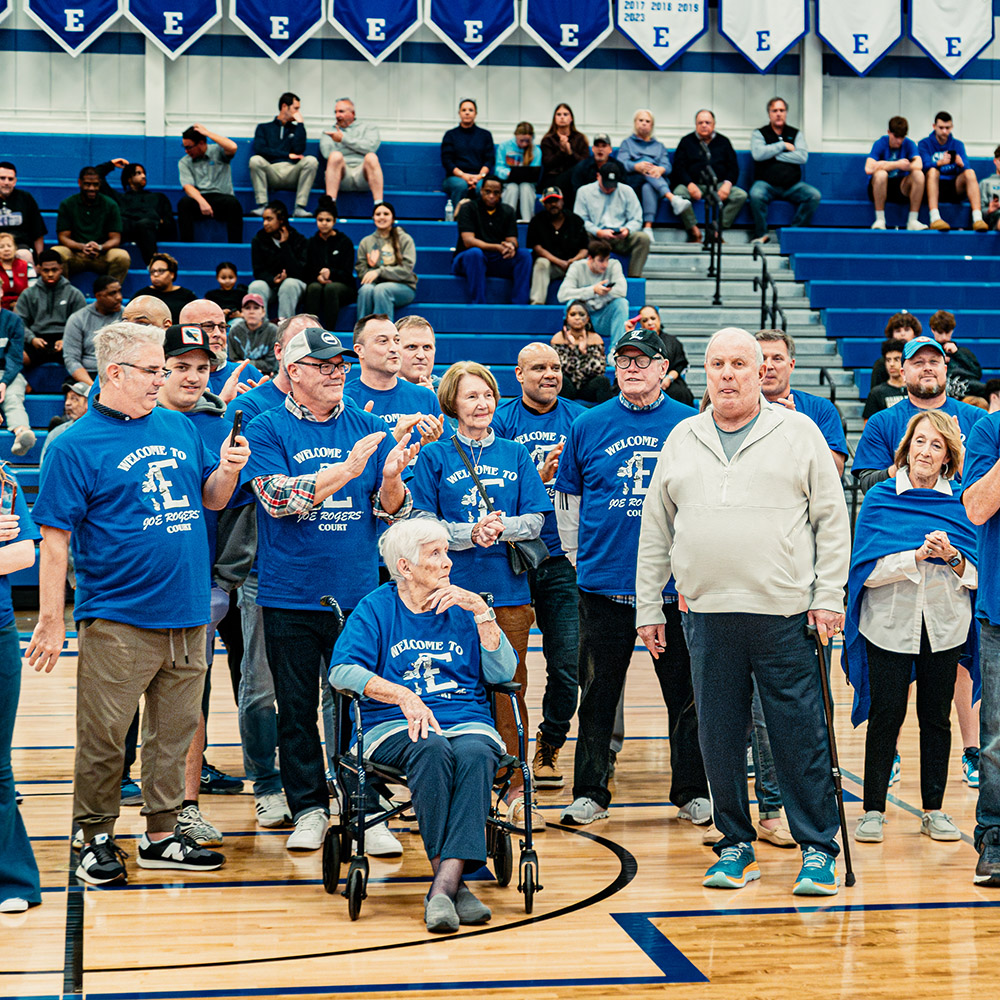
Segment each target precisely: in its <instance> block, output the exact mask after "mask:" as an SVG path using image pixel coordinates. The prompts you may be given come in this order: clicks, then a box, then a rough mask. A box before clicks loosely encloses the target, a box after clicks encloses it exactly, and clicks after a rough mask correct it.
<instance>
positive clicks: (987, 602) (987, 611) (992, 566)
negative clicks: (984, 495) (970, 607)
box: [962, 413, 1000, 625]
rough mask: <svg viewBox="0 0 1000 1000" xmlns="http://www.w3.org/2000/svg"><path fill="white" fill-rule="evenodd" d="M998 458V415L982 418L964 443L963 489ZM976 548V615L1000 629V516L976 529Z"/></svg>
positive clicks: (992, 518)
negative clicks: (977, 558)
mask: <svg viewBox="0 0 1000 1000" xmlns="http://www.w3.org/2000/svg"><path fill="white" fill-rule="evenodd" d="M998 458H1000V413H989V414H986V415H985V416H984V417H983V419H982V420H980V421H979V422H978V423H977V424H976V426H975V427H973V428H972V430H971V431H970V432H969V438H968V441H967V442H966V449H965V462H964V463H963V469H964V475H963V478H962V486H963V489H968V488H969V487H970V486H971V485H972V484H973V483H978V482H979V480H980V479H982V478H983V476H985V475H986V473H987V472H989V471H990V469H992V468H993V464H994V463H995V462H996V460H997V459H998ZM976 540H977V542H978V544H979V562H978V566H979V589H978V590H977V591H976V614H977V615H978V616H979V617H980V618H985V619H986V620H987V621H988V622H990V624H991V625H1000V573H997V570H996V567H997V562H998V561H1000V513H996V514H994V515H993V516H992V517H991V518H990V519H989V520H988V521H987V522H986V523H985V524H979V525H976Z"/></svg>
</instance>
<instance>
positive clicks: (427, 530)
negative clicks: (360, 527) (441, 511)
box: [378, 517, 448, 583]
mask: <svg viewBox="0 0 1000 1000" xmlns="http://www.w3.org/2000/svg"><path fill="white" fill-rule="evenodd" d="M447 541H448V529H447V528H445V526H444V525H443V524H442V523H441V522H440V521H439V520H437V518H434V517H411V518H409V519H408V520H406V521H397V522H396V523H395V524H393V525H390V527H389V529H388V531H386V533H385V534H384V535H383V536H382V537H381V538H380V539H379V542H378V551H379V555H381V556H382V561H383V562H384V563H385V568H386V569H387V570H388V571H389V576H390V577H392V579H393V580H395V581H396V583H399V581H400V580H401V579H402V575H401V574H400V572H399V566H398V563H399V560H400V559H405V560H406V561H407V562H409V563H413V565H414V566H419V565H420V550H421V549H422V548H423V547H424V546H425V545H426V544H427V543H428V542H447Z"/></svg>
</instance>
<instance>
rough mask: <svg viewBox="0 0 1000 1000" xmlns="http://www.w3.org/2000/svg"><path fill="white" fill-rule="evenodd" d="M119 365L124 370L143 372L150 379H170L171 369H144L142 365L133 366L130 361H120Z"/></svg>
mask: <svg viewBox="0 0 1000 1000" xmlns="http://www.w3.org/2000/svg"><path fill="white" fill-rule="evenodd" d="M118 364H119V366H120V367H122V368H134V369H135V370H136V371H137V372H142V373H143V375H148V376H149V377H150V378H170V369H169V368H143V367H142V365H133V364H131V363H130V362H128V361H119V362H118Z"/></svg>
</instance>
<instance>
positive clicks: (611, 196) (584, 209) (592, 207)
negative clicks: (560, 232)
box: [576, 163, 652, 278]
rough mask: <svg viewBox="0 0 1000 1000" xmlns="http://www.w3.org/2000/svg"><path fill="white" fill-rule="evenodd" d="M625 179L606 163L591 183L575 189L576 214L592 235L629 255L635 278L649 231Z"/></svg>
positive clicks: (630, 271) (646, 249) (646, 251)
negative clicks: (624, 182) (643, 223)
mask: <svg viewBox="0 0 1000 1000" xmlns="http://www.w3.org/2000/svg"><path fill="white" fill-rule="evenodd" d="M624 180H625V173H624V171H623V170H621V169H620V168H619V167H617V166H615V165H614V164H612V163H605V164H604V165H603V166H601V167H600V168H599V169H598V171H597V179H596V180H595V181H594V183H593V184H585V185H584V186H583V187H582V188H580V190H579V191H577V193H576V214H577V215H579V216H580V218H581V219H583V225H584V227H585V228H586V230H587V232H588V233H590V235H591V237H593V238H595V239H599V240H607V241H608V242H609V243H610V244H611V249H612V250H613V251H614V252H615V253H620V254H622V256H625V255H628V258H629V262H628V274H629V277H630V278H638V277H641V276H642V269H643V267H645V265H646V258H647V257H648V256H649V246H650V243H651V242H652V230H648V229H644V228H643V225H642V208H641V207H640V205H639V199H638V198H637V197H636V193H635V191H633V190H632V189H631V188H630V187H629V186H628V185H627V184H623V183H621V182H622V181H624Z"/></svg>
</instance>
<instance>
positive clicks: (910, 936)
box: [0, 616, 1000, 1000]
mask: <svg viewBox="0 0 1000 1000" xmlns="http://www.w3.org/2000/svg"><path fill="white" fill-rule="evenodd" d="M31 624H32V622H31V621H30V620H28V619H27V618H25V617H23V616H22V618H21V619H20V625H21V628H22V629H28V628H30V625H31ZM71 646H72V647H73V648H72V649H70V650H68V651H67V652H65V653H64V655H63V658H62V660H61V662H60V664H59V666H58V667H57V669H56V672H55V673H54V674H52V675H50V676H39V675H36V674H34V672H32V671H30V670H28V669H27V668H26V669H25V670H24V675H23V680H24V684H23V689H22V693H21V703H20V711H19V716H18V723H17V728H16V730H15V737H14V748H15V749H14V773H15V778H16V781H17V786H18V788H19V790H20V791H21V792H22V793H23V794H24V795H25V802H24V805H23V807H22V809H23V815H24V818H25V822H26V823H27V827H28V831H29V834H30V836H31V837H32V841H33V844H34V849H35V853H36V856H37V858H38V862H39V866H40V868H41V871H42V886H43V903H42V905H41V906H40V907H36V908H34V909H32V910H30V911H29V912H28V913H25V914H18V915H0V995H2V996H6V997H30V998H32V1000H37V998H41V997H66V996H80V995H84V996H87V997H90V998H102V1000H112V998H138V1000H146V998H150V1000H151V998H169V997H184V998H209V997H212V998H215V997H218V998H264V997H267V998H275V997H277V998H281V997H288V998H292V997H337V998H342V997H399V996H427V997H450V998H454V997H469V998H479V997H484V998H485V997H491V998H492V997H527V998H532V1000H534V998H538V1000H549V998H562V997H567V998H568V997H580V996H584V997H653V996H656V997H671V996H674V997H684V998H685V1000H686V998H690V997H696V998H699V1000H756V998H761V1000H764V998H767V1000H774V998H778V1000H783V998H792V997H794V998H796V1000H812V998H852V1000H853V998H861V997H866V998H867V997H871V998H887V1000H888V998H892V1000H895V998H901V997H906V998H910V1000H916V998H919V997H934V998H936V1000H943V998H955V1000H959V998H961V1000H966V998H970V997H980V998H988V997H995V996H997V995H998V993H1000V985H998V984H1000V977H998V975H997V971H996V969H997V965H996V958H995V956H996V953H997V951H996V949H997V944H996V942H997V940H998V936H1000V893H997V892H996V891H995V890H994V891H990V890H986V889H978V888H976V887H975V886H974V885H973V884H972V873H973V869H974V867H975V862H976V854H975V851H974V849H973V847H972V842H971V834H972V831H973V828H974V825H975V802H976V792H975V791H974V790H971V789H969V788H968V787H966V786H965V785H963V784H962V782H961V775H960V759H961V747H960V739H959V737H958V726H957V721H955V720H953V733H954V736H953V751H952V759H953V766H952V769H951V773H950V775H949V786H948V790H947V793H946V798H945V809H946V811H948V812H950V813H951V814H952V815H953V817H954V818H955V820H956V822H957V823H958V825H959V827H960V829H961V830H962V833H963V839H962V841H961V842H957V843H951V844H943V843H935V842H932V841H931V840H929V839H928V838H927V837H923V836H921V835H920V833H919V806H920V800H919V781H918V753H917V729H916V722H915V718H914V714H915V709H914V706H913V705H912V703H911V707H910V713H909V716H908V718H907V722H906V725H905V728H904V731H903V734H902V736H901V739H900V750H901V753H902V758H903V762H902V779H901V781H900V783H899V784H897V785H895V786H894V787H893V789H892V790H891V791H892V792H893V793H894V794H893V795H892V797H891V802H890V805H889V808H888V813H887V815H888V818H889V824H888V827H887V831H886V839H885V841H884V843H882V844H880V845H879V844H855V843H853V841H852V844H851V847H852V851H853V857H854V862H855V870H856V872H857V884H856V885H855V886H854V887H853V888H844V887H842V888H841V890H840V893H839V895H837V896H835V897H832V898H814V899H808V898H802V897H795V896H793V895H792V894H791V886H792V881H793V878H794V876H795V874H796V872H797V870H798V865H799V853H798V851H797V850H782V849H780V848H777V847H773V846H771V845H769V844H759V845H758V851H757V857H758V861H759V863H760V867H761V872H762V877H761V880H760V881H759V882H756V883H752V884H751V885H750V886H748V887H747V888H745V889H743V890H740V891H737V892H727V891H722V890H713V889H705V888H702V886H701V876H702V874H703V872H704V870H705V868H707V867H708V865H709V864H711V863H712V862H713V860H714V856H713V855H712V854H711V852H710V850H709V848H707V847H705V846H703V845H702V843H701V831H700V830H699V829H696V828H693V827H692V826H691V825H690V824H689V823H685V822H681V821H679V820H677V819H676V812H677V810H676V809H675V808H674V807H673V806H671V805H669V804H668V803H667V801H666V799H665V794H666V788H667V784H668V782H667V778H666V775H665V772H666V771H667V769H668V767H669V754H668V748H667V742H666V740H665V738H664V734H665V730H666V719H665V710H664V709H663V706H662V704H661V702H660V698H659V691H658V687H657V685H656V681H655V678H654V676H653V673H652V670H651V667H650V665H649V659H648V657H647V656H646V655H645V654H644V653H639V652H637V653H636V655H635V657H634V660H633V667H632V670H631V672H630V675H629V681H628V691H627V713H626V719H627V739H626V743H625V749H624V750H623V752H622V753H621V755H620V757H619V764H618V773H617V775H616V778H615V783H614V786H613V791H614V795H615V799H614V803H613V806H612V809H611V816H610V818H609V819H607V820H604V821H599V822H597V823H594V824H592V825H591V826H588V827H583V828H565V827H561V826H559V825H557V824H558V817H559V811H560V809H561V807H562V806H563V805H565V804H566V803H567V802H568V801H569V799H570V795H571V793H570V787H571V782H570V777H571V773H572V751H573V747H574V743H573V742H572V738H573V737H572V736H571V742H570V743H568V744H567V750H566V751H565V752H564V755H563V756H564V762H565V764H566V769H565V770H566V773H567V785H566V788H564V789H562V790H558V791H547V792H542V793H541V796H540V798H541V806H542V809H543V811H544V814H545V816H546V817H547V818H548V820H549V821H550V825H549V828H548V830H547V832H545V833H544V834H542V835H540V836H539V837H538V852H539V859H540V867H541V872H540V877H541V878H540V880H541V883H542V885H543V886H544V889H543V891H541V892H540V893H538V894H537V895H536V898H535V909H534V913H533V914H532V916H531V917H527V916H526V915H525V913H524V908H523V902H522V898H521V896H520V894H519V893H518V892H517V890H516V888H515V886H516V874H515V880H514V883H513V884H512V885H511V886H509V887H507V888H506V889H500V888H499V887H497V886H496V885H495V883H494V882H493V881H492V876H488V875H484V877H483V878H482V880H481V881H479V882H478V883H477V885H476V889H477V891H479V892H480V893H481V896H482V898H483V899H484V900H485V901H486V902H487V903H488V904H489V905H490V906H491V907H492V908H493V920H492V922H491V923H490V924H489V925H488V926H487V927H485V928H470V929H467V930H463V931H462V932H461V933H459V934H457V935H453V936H447V937H438V936H433V935H429V934H427V933H426V931H425V929H424V926H423V920H422V916H423V909H422V902H421V901H422V898H423V896H424V894H425V893H426V890H427V884H428V881H429V879H428V875H429V866H428V864H427V861H426V858H425V856H424V853H423V850H422V847H421V843H420V840H419V834H417V833H416V832H415V831H412V832H411V831H409V830H408V828H407V827H406V825H405V824H404V823H401V822H397V823H394V824H393V826H394V829H395V830H396V832H397V834H398V835H399V837H400V839H401V841H402V842H403V844H404V854H403V857H402V858H401V859H387V860H380V859H373V860H372V871H371V882H370V884H369V894H368V898H367V900H366V901H365V903H364V906H363V908H362V911H361V916H360V919H359V920H357V921H356V922H353V923H352V922H351V921H350V920H349V919H348V915H347V905H346V901H345V900H344V899H343V898H342V897H340V896H339V895H337V896H330V895H327V894H326V893H325V892H324V891H323V888H322V885H321V858H320V852H314V853H308V854H298V855H293V854H291V853H289V852H288V851H286V850H285V847H284V841H285V836H286V833H284V832H280V831H269V830H263V829H260V828H258V827H256V825H255V822H254V808H253V806H254V803H253V797H252V795H251V794H250V785H249V784H247V786H246V792H245V793H244V794H243V795H239V796H203V797H202V808H203V810H204V811H205V813H206V814H207V815H208V817H209V818H210V819H211V820H212V822H214V823H215V824H216V825H217V826H219V827H220V828H221V829H222V830H223V832H224V834H225V846H224V848H223V850H224V852H225V854H226V857H227V862H226V865H225V867H224V868H223V869H221V870H220V871H218V872H215V873H212V874H204V875H190V874H188V873H182V872H177V873H171V872H165V871H144V870H143V869H140V868H138V867H137V866H136V865H135V861H134V853H135V841H136V839H137V838H138V836H139V835H140V833H141V832H142V821H141V818H140V816H139V810H138V809H135V808H132V809H123V814H122V818H121V820H120V822H119V826H118V837H119V842H120V843H121V845H122V846H123V847H124V848H125V849H126V850H127V851H129V853H130V854H131V855H133V857H130V859H129V862H128V868H129V883H128V885H127V886H121V887H114V888H110V887H104V888H98V887H93V886H89V885H84V884H83V883H82V882H77V880H76V878H75V877H74V876H73V874H72V872H71V867H70V848H69V840H68V833H69V827H70V815H71V780H70V779H71V776H72V767H73V742H74V735H73V733H74V727H73V713H74V697H75V689H74V677H75V666H76V657H75V652H73V650H74V649H75V642H71ZM837 660H838V661H839V655H838V656H837ZM214 669H215V678H214V681H215V682H214V685H213V693H212V714H211V719H210V724H209V739H210V741H211V747H210V751H209V758H210V760H211V761H212V762H213V763H214V764H216V765H217V766H219V767H221V768H222V769H223V770H225V771H228V772H229V773H232V774H237V775H240V774H242V773H243V769H242V758H241V754H240V750H239V744H238V734H237V721H236V712H235V708H234V706H233V703H232V697H231V693H232V692H231V689H230V686H229V683H228V676H227V671H226V666H225V660H224V654H221V655H219V656H217V657H216V663H215V668H214ZM543 683H544V665H543V662H542V658H541V651H540V638H539V637H538V636H537V635H535V636H534V637H533V639H532V652H531V654H530V684H529V691H528V704H529V710H530V712H531V718H532V720H533V721H537V719H538V717H539V706H540V703H541V695H542V690H543ZM834 697H835V701H836V706H837V734H838V740H839V747H840V754H841V765H842V768H843V770H844V772H845V789H846V792H847V798H848V802H847V814H848V821H849V824H850V826H851V828H853V824H854V820H855V819H856V818H857V816H858V815H859V814H860V812H861V803H860V800H859V795H860V792H861V775H862V773H863V762H864V729H863V728H861V729H859V730H856V731H855V730H853V729H852V728H851V726H850V721H849V709H850V691H849V689H848V688H847V687H846V685H845V684H844V683H843V679H842V674H841V672H840V671H839V669H836V668H835V670H834ZM574 735H575V730H574ZM751 793H752V787H751ZM831 794H832V792H831ZM516 859H517V845H516V843H515V863H516ZM345 870H346V869H345Z"/></svg>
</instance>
